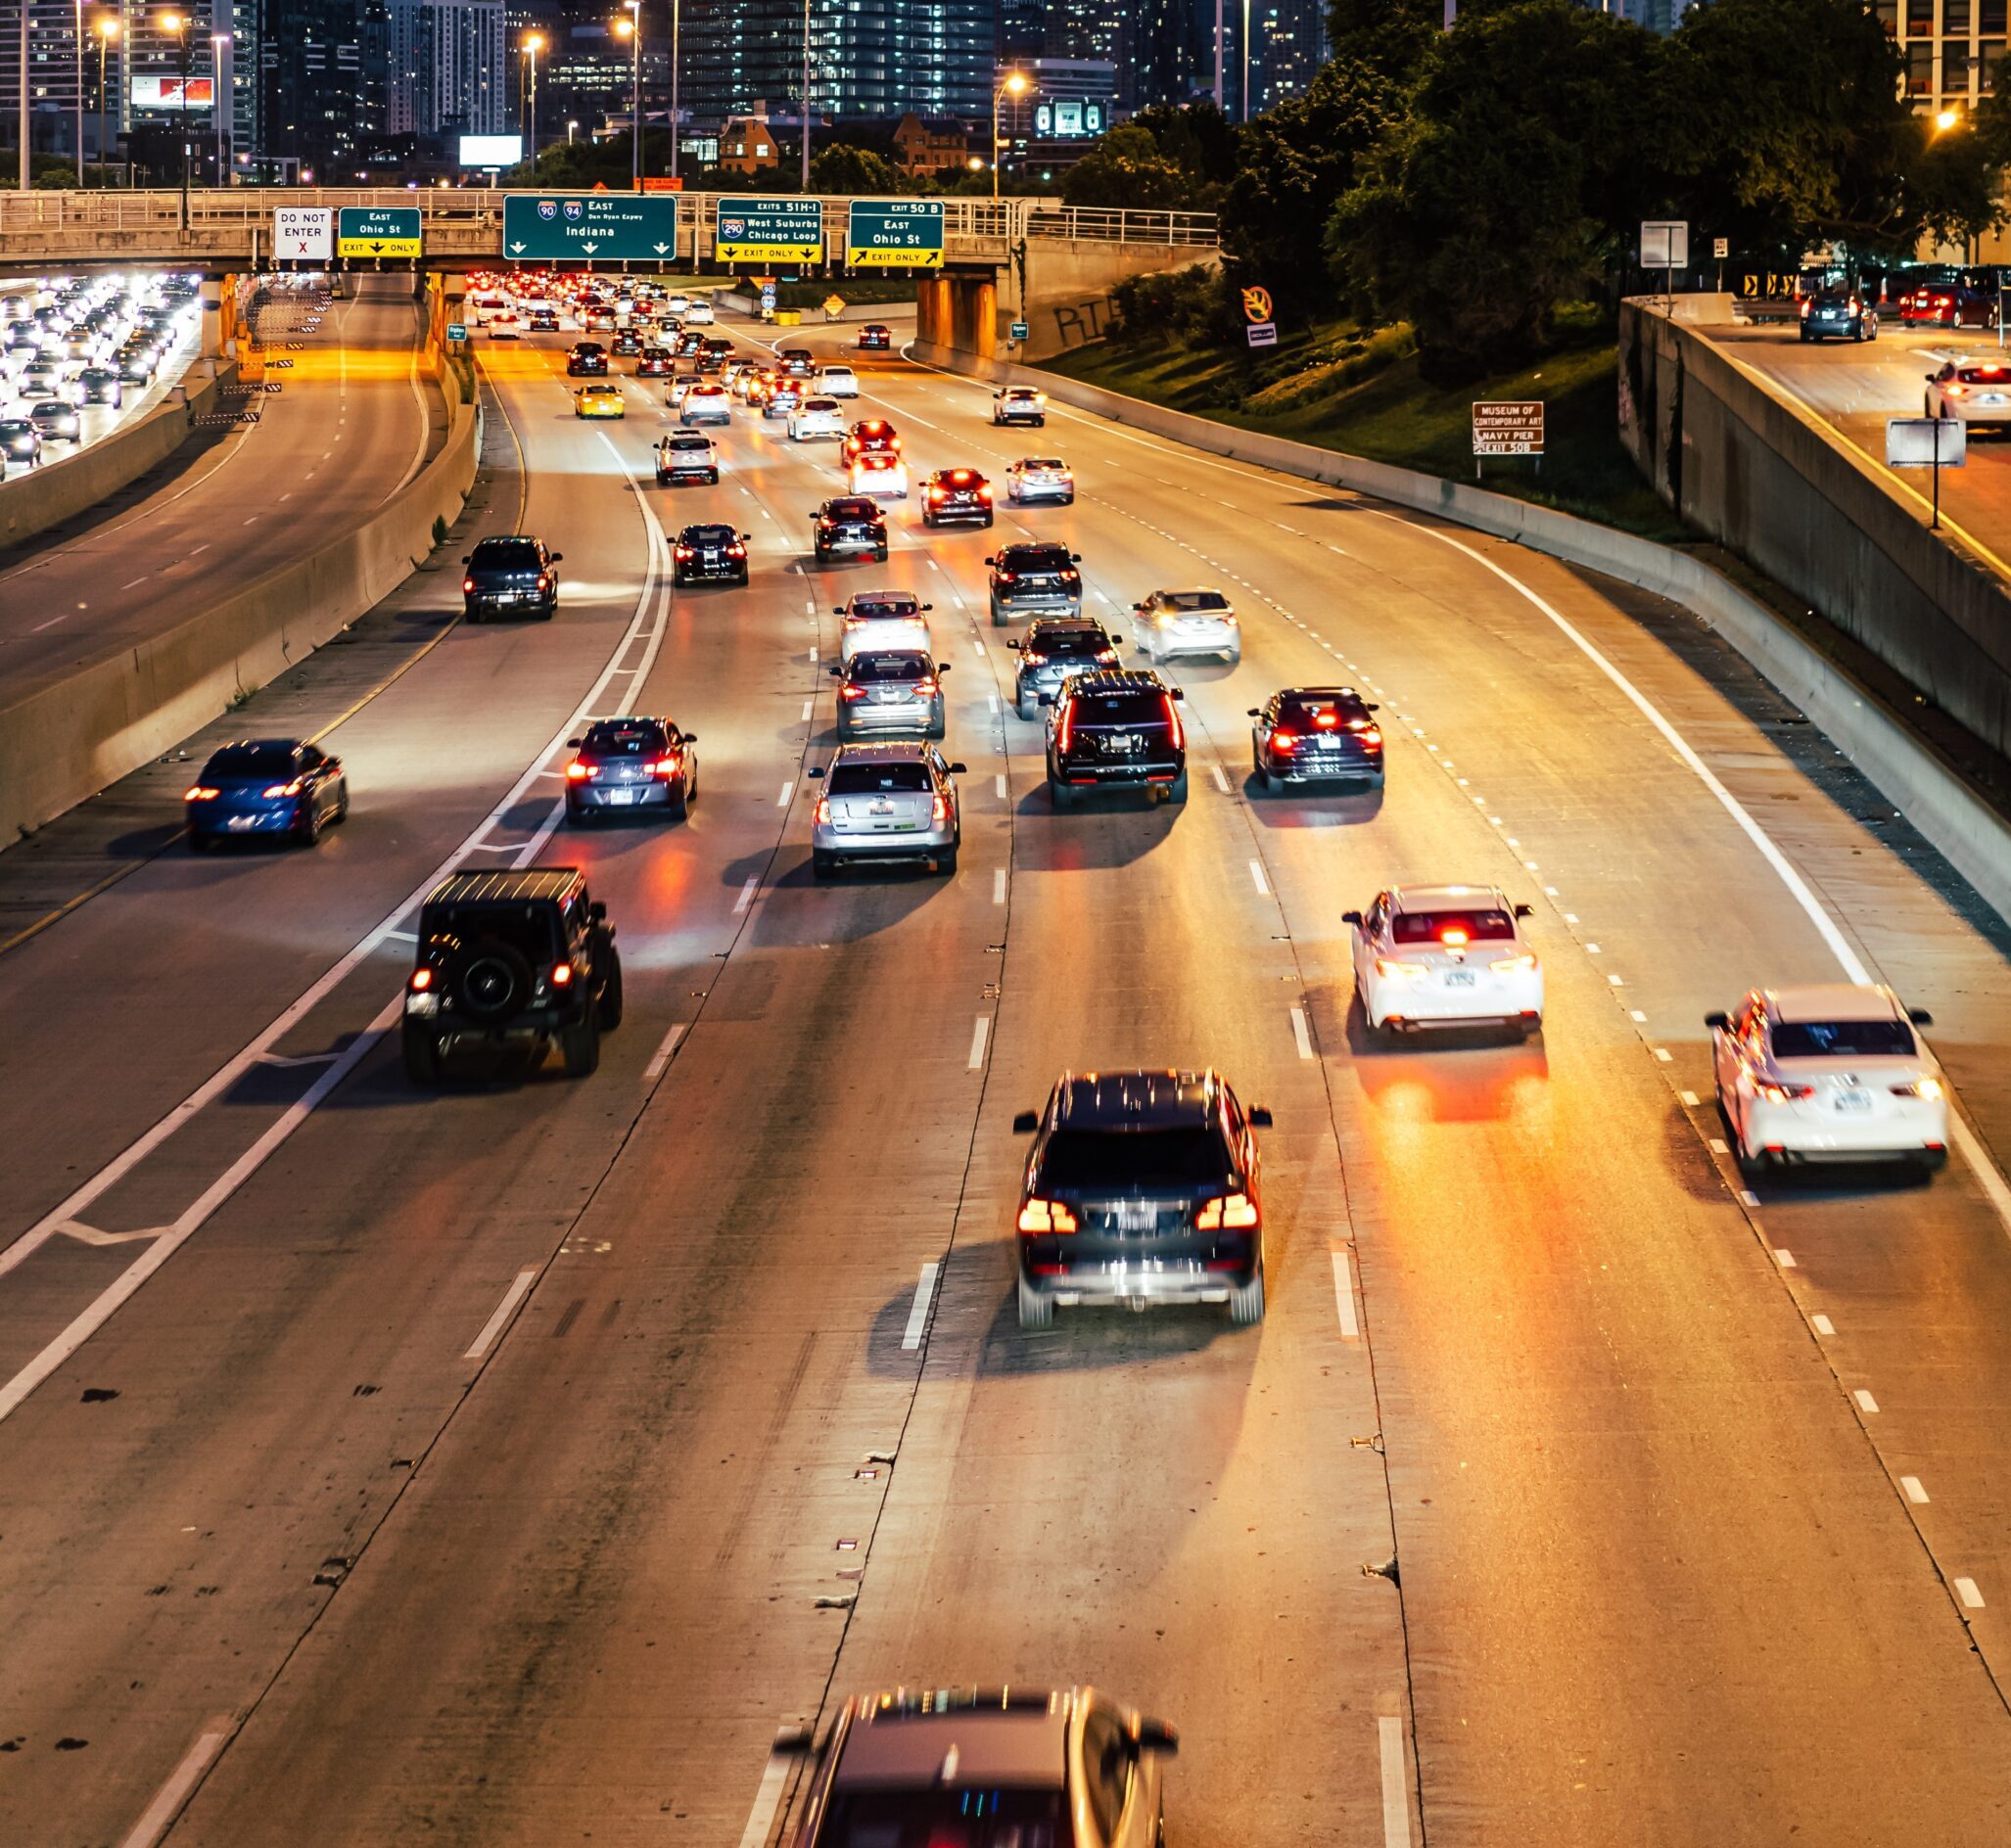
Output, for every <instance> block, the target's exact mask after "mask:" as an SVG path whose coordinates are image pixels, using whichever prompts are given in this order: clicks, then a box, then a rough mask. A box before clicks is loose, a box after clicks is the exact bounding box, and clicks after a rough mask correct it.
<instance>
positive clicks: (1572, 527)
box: [909, 343, 2011, 920]
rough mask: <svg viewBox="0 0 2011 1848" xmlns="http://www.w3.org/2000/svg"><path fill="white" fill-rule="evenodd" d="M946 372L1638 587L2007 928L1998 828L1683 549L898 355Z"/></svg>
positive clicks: (937, 360)
mask: <svg viewBox="0 0 2011 1848" xmlns="http://www.w3.org/2000/svg"><path fill="white" fill-rule="evenodd" d="M909 350H910V352H911V353H912V356H913V357H915V358H917V359H919V360H922V361H923V362H924V363H926V364H929V365H934V366H938V367H941V368H942V369H944V370H946V371H952V372H961V373H965V374H967V375H969V376H971V377H975V378H981V379H987V380H990V381H991V382H992V383H994V384H998V385H1032V386H1036V387H1038V388H1039V389H1040V390H1042V391H1044V392H1046V393H1048V395H1049V397H1051V398H1052V399H1053V400H1054V401H1055V402H1056V403H1060V404H1068V405H1072V406H1074V407H1075V408H1076V409H1078V410H1084V411H1089V412H1092V413H1093V414H1095V415H1097V416H1099V417H1107V418H1109V419H1110V420H1111V421H1112V422H1114V423H1119V424H1125V425H1129V426H1130V427H1132V428H1134V429H1138V430H1144V431H1148V432H1150V433H1152V434H1153V435H1155V436H1160V437H1165V438H1167V439H1171V440H1173V441H1175V442H1180V443H1184V444H1186V445H1187V446H1189V447H1190V448H1194V449H1199V450H1202V451H1205V452H1206V453H1208V454H1211V455H1220V456H1227V457H1231V458H1233V459H1235V460H1237V461H1239V462H1247V463H1251V464H1253V465H1255V466H1256V467H1259V468H1266V469H1275V470H1277V471H1278V472H1280V473H1281V474H1286V475H1296V476H1302V477H1304V478H1305V479H1307V480H1310V481H1316V482H1326V483H1330V484H1332V485H1335V486H1339V487H1348V488H1352V489H1354V490H1356V491H1357V492H1359V493H1364V494H1370V495H1373V496H1374V497H1375V498H1377V499H1379V500H1386V501H1389V502H1391V503H1393V504H1394V505H1397V506H1401V507H1410V508H1414V509H1416V510H1418V511H1419V512H1423V513H1429V514H1435V515H1437V516H1438V517H1440V518H1441V519H1444V520H1446V521H1449V522H1452V523H1454V524H1456V525H1459V526H1464V527H1471V528H1473V529H1474V530H1475V531H1480V532H1487V533H1492V534H1493V535H1495V536H1496V537H1498V538H1504V539H1512V540H1514V541H1515V542H1516V543H1518V544H1520V545H1526V546H1528V547H1530V548H1531V549H1532V550H1534V551H1539V552H1547V553H1549V554H1550V555H1551V556H1552V557H1554V558H1561V559H1565V560H1567V561H1568V562H1570V563H1571V564H1574V565H1582V566H1584V567H1586V568H1587V569H1589V570H1592V571H1597V572H1601V573H1603V574H1605V575H1606V576H1607V577H1617V578H1619V579H1620V580H1621V581H1622V582H1625V583H1632V584H1639V585H1640V586H1641V587H1642V588H1643V589H1644V590H1650V591H1653V592H1655V593H1656V594H1657V595H1658V596H1663V597H1667V598H1668V599H1669V600H1670V601H1671V602H1674V603H1680V604H1682V605H1683V606H1684V607H1685V608H1686V609H1688V610H1690V611H1692V612H1694V613H1695V614H1696V615H1697V616H1699V617H1701V618H1702V619H1703V620H1704V621H1705V622H1707V623H1708V624H1710V626H1711V627H1712V628H1714V629H1715V630H1717V632H1718V633H1719V634H1721V635H1722V636H1723V637H1724V638H1725V640H1726V641H1728V642H1730V643H1731V645H1732V646H1733V647H1734V648H1736V649H1737V650H1738V651H1739V653H1740V654H1742V655H1743V656H1744V657H1745V658H1746V659H1747V661H1749V662H1750V663H1752V665H1753V667H1754V669H1755V670H1757V671H1758V672H1759V673H1760V674H1761V675H1762V676H1764V678H1766V679H1767V680H1768V681H1769V682H1771V683H1772V684H1773V685H1774V686H1775V687H1777V688H1779V689H1780V691H1781V693H1782V694H1783V695H1784V696H1785V697H1786V698H1788V699H1789V700H1792V701H1793V702H1794V703H1795V705H1796V706H1797V707H1798V708H1800V710H1801V712H1802V713H1804V714H1805V715H1806V716H1808V718H1809V719H1810V720H1811V721H1812V722H1813V723H1814V724H1816V725H1817V726H1819V727H1820V728H1821V729H1822V731H1823V732H1824V733H1825V734H1826V735H1827V736H1828V737H1829V738H1830V739H1831V740H1832V741H1833V742H1834V743H1835V744H1836V746H1837V748H1838V749H1839V750H1841V751H1843V752H1844V753H1845V755H1846V756H1847V757H1848V758H1849V759H1850V761H1851V762H1853V763H1855V764H1856V766H1857V767H1858V769H1859V770H1861V771H1862V772H1863V773H1864V774H1865V776H1867V777H1868V778H1870V780H1871V782H1872V783H1873V784H1874V786H1876V787H1877V788H1878V790H1879V791H1880V792H1881V793H1882V794H1883V795H1884V796H1885V797H1886V798H1887V799H1888V800H1889V801H1890V802H1891V803H1892V804H1893V806H1894V808H1895V809H1898V810H1899V812H1900V813H1901V814H1903V815H1905V816H1906V818H1907V819H1908V820H1909V821H1910V822H1912V824H1913V825H1914V826H1915V827H1916V828H1918V829H1919V830H1920V832H1921V834H1922V835H1923V836H1924V837H1925V838H1926V839H1927V840H1928V841H1929V842H1931V843H1932V844H1933V846H1934V847H1935V848H1936V850H1937V851H1938V852H1940V853H1941V855H1942V856H1943V857H1944V858H1946V859H1947V861H1948V863H1949V864H1950V865H1952V866H1953V867H1954V868H1955V870H1956V871H1957V872H1959V873H1960V874H1961V875H1962V876H1963V878H1965V879H1966V880H1968V881H1969V883H1970V884H1971V885H1972V886H1974V887H1975V888H1976V890H1977V891H1978V892H1979V893H1980V894H1981V895H1982V896H1983V898H1984V899H1985V901H1987V902H1988V904H1989V905H1990V906H1991V907H1992V908H1993V909H1994V910H1995V911H1996V912H1997V913H1998V914H1999V915H2000V916H2002V917H2004V918H2006V919H2007V920H2011V825H2007V824H2006V822H2005V820H2004V818H2003V817H2002V816H2001V815H1999V814H1998V813H1997V812H1996V810H1995V809H1991V808H1990V807H1989V805H1988V804H1987V803H1985V802H1983V801H1982V800H1981V799H1980V798H1979V797H1977V795H1976V794H1975V793H1974V792H1973V791H1972V790H1971V789H1970V788H1969V786H1968V785H1967V784H1966V783H1964V782H1963V780H1962V778H1961V777H1960V776H1959V775H1958V774H1957V773H1956V772H1955V771H1954V770H1953V769H1952V768H1950V767H1949V766H1948V765H1947V764H1945V763H1944V762H1942V761H1941V759H1940V758H1939V757H1937V756H1936V755H1935V754H1934V753H1933V752H1932V751H1931V750H1930V749H1928V748H1927V746H1925V745H1924V744H1922V743H1921V742H1920V740H1918V739H1917V738H1915V737H1914V736H1913V735H1912V734H1911V733H1910V732H1908V731H1906V730H1905V729H1904V728H1903V727H1901V726H1900V725H1899V724H1898V723H1897V722H1896V721H1895V720H1894V719H1893V718H1892V717H1891V716H1889V715H1888V714H1887V713H1886V711H1885V709H1884V708H1883V707H1881V706H1880V705H1879V704H1878V702H1877V701H1876V700H1875V699H1874V698H1873V697H1872V696H1871V695H1870V694H1869V693H1867V692H1866V691H1865V689H1864V688H1863V687H1862V686H1861V685H1859V684H1858V683H1857V682H1856V681H1855V680H1854V679H1852V678H1851V677H1850V676H1849V675H1848V674H1847V673H1845V672H1844V671H1843V670H1841V669H1840V668H1838V667H1837V666H1836V664H1835V663H1833V662H1831V661H1829V660H1827V659H1825V658H1824V657H1823V656H1822V655H1820V654H1818V653H1817V652H1816V650H1815V649H1813V648H1812V647H1810V646H1809V644H1808V643H1807V642H1805V641H1803V640H1802V639H1801V636H1800V635H1798V634H1797V633H1796V632H1795V631H1794V630H1793V629H1792V628H1790V627H1789V626H1788V625H1787V624H1785V623H1783V622H1782V621H1781V620H1780V618H1779V617H1777V616H1775V615H1774V613H1773V612H1772V611H1771V610H1769V609H1767V608H1766V606H1765V605H1764V604H1761V603H1758V602H1755V601H1754V599H1753V598H1752V597H1750V596H1748V595H1747V594H1746V593H1745V592H1744V591H1743V590H1741V589H1740V588H1739V587H1738V586H1737V585H1736V584H1734V583H1733V582H1732V581H1731V580H1730V579H1729V578H1727V577H1723V576H1721V575H1720V574H1719V573H1717V572H1715V571H1712V570H1711V569H1710V567H1709V566H1707V565H1706V564H1704V563H1703V562H1702V561H1700V560H1698V559H1696V558H1693V557H1691V556H1690V555H1689V554H1688V553H1686V552H1679V551H1675V550H1673V549H1672V548H1671V547H1669V546H1665V545H1657V544H1655V543H1654V542H1653V541H1652V540H1649V539H1642V538H1636V537H1635V536H1634V535H1633V534H1632V533H1628V532H1617V531H1613V529H1612V528H1611V527H1602V526H1598V525H1595V524H1594V523H1593V522H1591V521H1589V520H1577V519H1573V518H1572V517H1571V516H1570V515H1569V514H1563V513H1557V512H1555V511H1553V510H1552V509H1551V508H1548V507H1537V506H1532V505H1530V504H1529V503H1528V502H1527V501H1521V500H1515V499H1512V498H1511V497H1510V496H1508V495H1506V494H1495V493H1489V492H1488V491H1487V490H1486V489H1485V488H1479V487H1470V486H1468V485H1465V484H1464V483H1461V482H1449V481H1444V480H1441V479H1440V478H1439V477H1437V476H1433V475H1420V474H1418V473H1416V472H1415V471H1413V470H1410V469H1401V468H1395V467H1392V466H1391V465H1389V464H1388V463H1383V462H1372V461H1369V460H1368V459H1367V458H1365V457H1362V456H1351V455H1342V454H1340V453H1338V452H1337V451H1335V450H1332V449H1320V448H1316V447H1314V446H1313V445H1311V444H1309V443H1303V442H1293V441H1291V440H1289V439H1286V438H1283V437H1264V436H1258V435H1256V434H1254V433H1251V432H1247V431H1241V430H1235V429H1232V428H1231V427H1229V426H1228V425H1226V424H1217V423H1211V422H1210V421H1209V420H1208V419H1206V418H1202V417H1191V416H1189V415H1188V414H1187V413H1185V412H1183V411H1174V410H1167V409H1166V408H1165V407H1163V406H1162V405H1157V404H1147V403H1146V402H1145V401H1144V400H1143V399H1141V398H1135V397H1126V396H1123V395H1122V394H1121V393H1116V392H1105V391H1101V390H1099V388H1097V387H1095V386H1091V385H1085V384H1083V383H1081V382H1080V381H1078V380H1074V379H1068V378H1063V377H1062V376H1061V375H1060V374H1058V373H1052V372H1043V371H1040V370H1039V369H1037V368H1034V367H1028V366H1016V365H1008V364H1004V363H1001V362H997V361H991V362H978V361H974V360H971V359H969V358H968V357H966V356H965V355H964V354H961V353H958V352H954V351H952V350H951V349H949V348H947V347H942V346H923V345H921V344H919V343H917V344H915V345H914V346H912V347H910V349H909Z"/></svg>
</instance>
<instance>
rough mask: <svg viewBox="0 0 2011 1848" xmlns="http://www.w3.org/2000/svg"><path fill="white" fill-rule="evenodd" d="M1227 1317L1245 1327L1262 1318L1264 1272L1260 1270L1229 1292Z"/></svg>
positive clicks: (1240, 1326)
mask: <svg viewBox="0 0 2011 1848" xmlns="http://www.w3.org/2000/svg"><path fill="white" fill-rule="evenodd" d="M1229 1319H1230V1320H1231V1321H1233V1322H1235V1323H1236V1324H1237V1326H1238V1327H1239V1328H1247V1327H1249V1326H1251V1325H1252V1324H1253V1323H1255V1322H1260V1321H1262V1320H1263V1319H1264V1273H1263V1271H1262V1270H1259V1271H1258V1272H1257V1274H1256V1275H1255V1276H1253V1277H1252V1278H1251V1279H1250V1280H1249V1281H1248V1282H1247V1283H1239V1284H1238V1285H1237V1286H1236V1288H1235V1289H1233V1290H1231V1291H1230V1292H1229Z"/></svg>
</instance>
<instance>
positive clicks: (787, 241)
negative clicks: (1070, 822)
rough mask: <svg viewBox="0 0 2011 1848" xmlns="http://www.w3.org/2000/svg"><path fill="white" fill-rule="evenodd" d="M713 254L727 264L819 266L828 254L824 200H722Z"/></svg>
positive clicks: (714, 237)
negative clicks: (825, 254) (825, 253)
mask: <svg viewBox="0 0 2011 1848" xmlns="http://www.w3.org/2000/svg"><path fill="white" fill-rule="evenodd" d="M712 254H713V255H714V256H716V257H718V258H719V260H720V261H721V262H723V263H816V262H820V261H821V260H822V258H823V254H824V205H823V201H822V200H820V199H734V198H731V197H730V196H729V197H727V198H725V199H722V200H721V201H720V206H719V223H718V225H717V227H716V228H715V230H714V232H713V243H712Z"/></svg>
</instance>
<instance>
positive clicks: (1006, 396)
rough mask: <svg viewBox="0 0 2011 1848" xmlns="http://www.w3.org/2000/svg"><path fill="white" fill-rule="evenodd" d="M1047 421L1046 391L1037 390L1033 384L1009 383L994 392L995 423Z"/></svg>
mask: <svg viewBox="0 0 2011 1848" xmlns="http://www.w3.org/2000/svg"><path fill="white" fill-rule="evenodd" d="M1047 421H1048V396H1047V393H1045V392H1036V391H1035V390H1033V388H1032V387H1031V386H1025V385H1008V386H1006V387H1005V389H1004V390H1003V391H1000V392H994V393H992V422H993V423H995V424H1033V425H1036V426H1039V425H1042V424H1045V423H1046V422H1047Z"/></svg>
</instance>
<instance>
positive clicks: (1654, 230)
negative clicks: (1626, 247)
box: [1641, 218, 1690, 301]
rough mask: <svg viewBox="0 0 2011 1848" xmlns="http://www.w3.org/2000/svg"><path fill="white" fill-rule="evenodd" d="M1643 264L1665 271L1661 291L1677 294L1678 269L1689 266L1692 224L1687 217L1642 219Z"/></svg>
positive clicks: (1669, 295) (1669, 297)
mask: <svg viewBox="0 0 2011 1848" xmlns="http://www.w3.org/2000/svg"><path fill="white" fill-rule="evenodd" d="M1641 267H1642V268H1643V269H1659V270H1660V271H1661V272H1662V279H1661V280H1662V290H1661V292H1662V294H1663V295H1664V296H1666V297H1667V298H1668V299H1669V300H1671V301H1673V300H1675V294H1676V271H1677V270H1679V269H1688V268H1689V267H1690V224H1689V220H1688V219H1685V218H1643V219H1642V220H1641Z"/></svg>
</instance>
